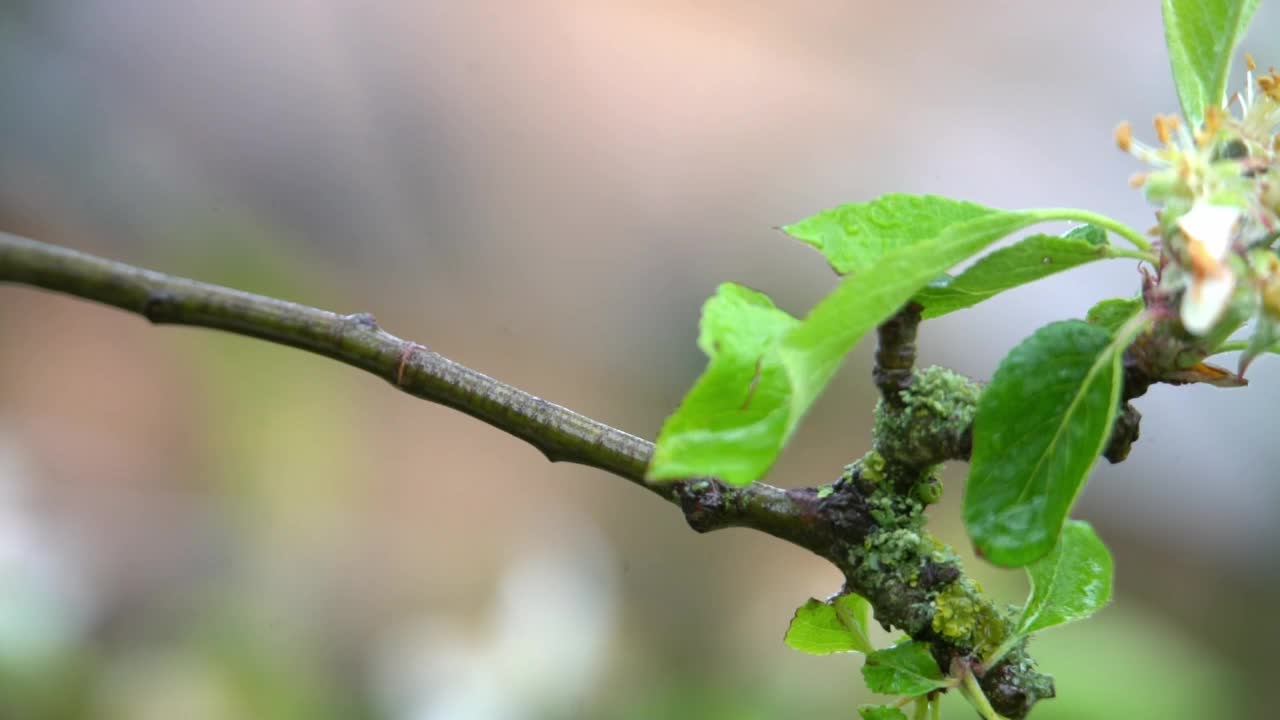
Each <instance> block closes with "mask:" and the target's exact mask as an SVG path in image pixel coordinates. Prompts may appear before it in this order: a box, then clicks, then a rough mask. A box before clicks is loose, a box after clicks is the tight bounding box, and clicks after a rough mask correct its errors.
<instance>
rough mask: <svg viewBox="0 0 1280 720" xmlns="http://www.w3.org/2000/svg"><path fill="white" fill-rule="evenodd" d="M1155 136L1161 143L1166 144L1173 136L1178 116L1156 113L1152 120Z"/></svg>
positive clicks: (1176, 127)
mask: <svg viewBox="0 0 1280 720" xmlns="http://www.w3.org/2000/svg"><path fill="white" fill-rule="evenodd" d="M1154 124H1155V126H1156V137H1157V138H1159V139H1160V144H1161V145H1168V144H1169V141H1170V140H1171V139H1172V138H1173V131H1174V130H1177V129H1178V118H1177V116H1175V115H1157V116H1156V117H1155V120H1154Z"/></svg>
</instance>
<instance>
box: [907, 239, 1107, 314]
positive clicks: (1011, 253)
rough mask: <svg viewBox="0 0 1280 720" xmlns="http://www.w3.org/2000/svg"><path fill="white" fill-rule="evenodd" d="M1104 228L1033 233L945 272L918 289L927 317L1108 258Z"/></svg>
mask: <svg viewBox="0 0 1280 720" xmlns="http://www.w3.org/2000/svg"><path fill="white" fill-rule="evenodd" d="M1110 251H1111V246H1110V245H1109V244H1108V243H1107V233H1106V231H1105V230H1103V229H1101V228H1099V227H1097V226H1094V225H1082V226H1080V227H1078V228H1075V229H1074V230H1072V231H1071V232H1069V233H1067V234H1066V235H1063V236H1057V235H1032V236H1030V237H1028V238H1025V239H1023V240H1021V241H1019V242H1017V243H1015V244H1013V245H1010V246H1009V247H1006V248H1001V249H999V250H996V251H995V252H993V253H991V254H990V255H987V256H986V257H984V258H981V259H980V260H978V261H977V262H976V263H974V264H973V265H972V266H970V267H969V269H967V270H965V271H964V272H963V273H961V274H960V275H959V276H957V277H947V276H944V278H943V280H942V281H940V282H934V283H931V284H930V285H929V286H928V287H926V288H924V289H923V290H921V291H920V292H918V293H916V297H915V300H916V302H918V303H920V304H921V305H923V306H924V317H925V318H926V319H928V318H935V317H941V316H942V315H946V314H947V313H950V312H954V311H956V310H962V309H964V308H967V307H971V306H973V305H977V304H978V303H980V302H982V301H983V300H986V299H987V298H990V297H992V296H993V295H996V294H998V293H1001V292H1004V291H1005V290H1009V289H1012V288H1015V287H1018V286H1019V285H1025V284H1027V283H1030V282H1034V281H1036V280H1039V279H1041V278H1044V277H1047V276H1049V275H1053V274H1054V273H1059V272H1062V271H1063V270H1070V269H1071V268H1073V267H1076V266H1077V265H1083V264H1085V263H1087V262H1092V261H1094V260H1101V259H1103V258H1106V257H1109V255H1110Z"/></svg>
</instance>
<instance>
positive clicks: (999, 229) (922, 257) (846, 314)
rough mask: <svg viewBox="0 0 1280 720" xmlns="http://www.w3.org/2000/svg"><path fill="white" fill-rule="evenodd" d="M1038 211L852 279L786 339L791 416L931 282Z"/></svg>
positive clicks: (948, 237)
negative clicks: (863, 342) (864, 339)
mask: <svg viewBox="0 0 1280 720" xmlns="http://www.w3.org/2000/svg"><path fill="white" fill-rule="evenodd" d="M1041 219H1044V218H1043V217H1042V216H1041V213H1040V212H1039V211H1022V212H992V213H989V214H987V215H983V216H982V217H979V218H977V219H976V220H970V221H968V222H963V223H959V224H957V225H951V226H949V227H948V228H947V229H946V230H944V231H943V232H942V234H940V235H938V236H937V237H935V238H933V239H932V240H926V241H923V242H919V243H916V244H914V245H911V246H909V247H906V248H903V249H901V250H898V251H897V252H894V253H890V254H888V255H885V256H884V257H882V258H881V259H880V260H878V261H877V262H876V263H875V264H874V265H872V266H871V267H870V268H869V269H868V270H867V271H866V272H861V273H858V274H856V275H852V276H850V277H847V278H845V279H844V281H842V282H841V283H840V286H839V287H837V288H836V289H835V291H833V292H832V293H831V294H830V295H828V296H827V297H826V298H825V299H823V300H822V301H821V302H819V303H818V304H817V305H816V306H815V307H814V308H813V310H811V311H810V312H809V315H808V316H807V317H805V319H804V320H803V321H802V322H801V323H800V324H799V325H798V326H797V327H795V328H794V329H792V330H791V331H790V332H788V333H787V334H786V336H784V337H783V339H782V345H781V347H780V348H779V354H780V355H781V357H782V363H783V366H784V367H785V368H786V371H787V375H788V377H789V378H790V381H791V390H792V394H791V404H792V408H791V414H792V416H793V417H797V418H798V417H800V416H802V415H803V414H804V412H805V411H806V410H808V408H809V406H810V405H812V404H813V401H814V400H816V399H817V397H818V396H819V395H820V394H821V393H822V390H823V389H824V388H825V387H826V385H827V382H828V381H830V379H831V376H832V375H834V374H835V371H836V370H837V369H838V368H839V367H840V362H841V361H842V360H843V359H844V356H845V354H847V353H848V352H849V350H851V349H852V348H853V346H854V345H856V344H857V342H858V341H859V340H861V339H862V337H863V336H864V335H866V334H867V332H868V331H870V330H871V329H872V328H874V327H876V326H877V325H879V324H880V323H882V322H884V321H885V320H886V319H888V318H889V316H891V315H893V314H894V313H895V312H897V311H898V309H899V308H901V307H902V306H903V305H904V304H906V302H907V301H908V300H910V299H911V298H912V296H914V295H915V294H916V293H917V292H918V291H919V290H920V289H921V288H922V287H924V286H925V285H926V284H927V283H928V282H929V281H930V280H933V279H934V278H936V277H938V275H940V274H942V273H943V272H945V271H946V270H947V269H948V268H950V267H952V266H953V265H956V264H957V263H959V262H961V261H962V260H964V259H965V258H968V257H971V256H972V255H974V254H976V253H978V252H981V251H982V250H984V249H985V248H986V247H987V246H988V245H990V244H991V243H993V242H995V241H996V240H999V239H1000V238H1002V237H1004V236H1006V235H1008V234H1010V233H1013V232H1017V231H1018V230H1021V229H1022V228H1025V227H1027V226H1028V225H1031V224H1034V223H1036V222H1038V221H1040V220H1041Z"/></svg>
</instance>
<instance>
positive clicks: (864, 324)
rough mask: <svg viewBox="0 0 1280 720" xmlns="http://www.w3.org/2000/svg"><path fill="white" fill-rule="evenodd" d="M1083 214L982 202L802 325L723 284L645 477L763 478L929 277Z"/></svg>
mask: <svg viewBox="0 0 1280 720" xmlns="http://www.w3.org/2000/svg"><path fill="white" fill-rule="evenodd" d="M938 202H945V201H941V199H939V200H938ZM951 202H954V201H951ZM926 207H928V206H926ZM975 207H977V206H975ZM926 217H930V216H929V215H928V213H926ZM1084 217H1097V216H1095V215H1093V214H1092V213H1087V212H1084V211H1080V210H1070V209H1051V210H1024V211H1001V210H990V209H986V208H981V212H980V213H978V216H977V217H975V218H974V219H971V220H966V221H964V222H952V223H950V224H946V225H945V227H943V228H942V229H941V230H940V231H939V232H938V234H937V235H936V236H934V237H932V238H930V239H926V240H920V241H918V242H913V243H911V244H908V245H905V246H902V247H900V248H898V249H896V250H893V251H891V252H888V253H887V254H883V255H881V256H879V258H878V259H877V260H875V262H873V263H872V264H871V265H869V266H868V267H867V268H866V270H865V271H863V272H859V273H857V274H856V275H852V276H850V277H847V278H845V279H844V280H843V281H842V282H841V283H840V285H839V286H838V287H837V288H836V289H835V290H834V291H833V292H832V293H831V294H829V295H828V296H827V297H826V298H825V299H824V300H822V301H821V302H819V303H818V304H817V305H816V306H815V307H814V308H813V309H812V310H811V311H810V312H809V315H808V316H807V317H806V318H805V319H804V320H803V321H802V322H800V323H798V324H797V323H796V322H795V320H793V319H792V318H791V317H789V316H788V315H786V314H785V313H783V312H782V311H780V310H778V309H777V308H775V307H774V306H773V303H771V302H770V301H769V299H768V298H767V297H765V296H764V295H761V294H760V293H757V292H755V291H752V290H747V289H745V288H741V287H739V286H736V285H725V286H723V287H722V288H721V290H720V292H719V293H718V294H717V295H716V296H715V297H714V298H712V299H711V300H710V301H708V303H707V306H706V308H704V311H703V332H702V335H701V339H700V343H701V345H702V348H703V350H704V351H705V352H706V353H707V355H708V356H710V362H709V364H708V367H707V370H706V371H705V372H704V373H703V375H702V376H701V377H700V378H699V379H698V381H697V383H696V384H695V385H694V387H693V389H692V390H690V392H689V394H688V395H687V396H686V397H685V399H684V402H683V403H682V404H681V406H680V408H679V409H678V410H677V411H676V413H675V414H674V415H672V416H671V417H670V418H669V419H668V420H667V422H666V424H665V425H664V426H663V428H662V432H661V433H660V434H659V437H658V444H657V448H656V449H655V451H654V457H653V460H652V462H651V464H650V467H649V472H648V476H649V478H650V479H651V480H662V479H679V478H689V477H698V476H705V475H714V476H716V477H719V478H720V479H722V480H724V481H725V482H728V483H731V484H735V485H743V484H746V483H749V482H751V481H753V480H756V479H758V478H760V477H761V476H763V475H764V474H765V472H766V471H767V470H768V469H769V467H770V466H771V465H772V464H773V462H774V460H775V459H776V458H777V455H778V453H779V452H780V451H781V449H782V447H783V446H784V445H785V444H786V442H787V440H789V439H790V437H791V435H792V433H793V432H794V431H795V428H796V426H797V425H798V424H799V422H800V420H801V419H802V418H803V417H804V414H805V413H806V412H807V411H808V409H809V407H810V406H812V404H813V402H814V401H815V400H816V399H817V398H818V396H819V395H820V394H821V393H822V391H823V389H824V388H825V387H826V384H827V382H828V381H830V379H831V377H832V375H834V374H835V371H836V370H837V369H838V368H839V366H840V363H841V361H842V360H843V359H844V356H845V354H847V353H848V352H849V350H850V349H852V348H853V346H854V345H855V344H857V342H858V341H859V340H860V339H861V338H862V337H863V336H864V335H866V334H867V332H868V331H870V330H871V329H872V328H874V327H876V326H877V325H878V324H880V323H882V322H884V321H885V320H886V319H888V318H889V317H890V316H891V315H892V314H893V313H895V312H896V311H897V310H898V309H899V308H901V307H902V306H903V305H905V304H906V303H907V302H908V301H909V300H911V298H912V297H913V296H914V295H915V294H916V293H917V292H918V291H919V290H920V289H921V288H923V287H924V286H925V285H926V284H928V282H929V281H931V280H933V279H935V278H937V277H938V276H939V275H941V274H942V273H943V272H945V271H946V270H947V269H949V268H951V267H952V266H954V265H956V264H958V263H960V262H961V261H963V260H965V259H967V258H969V257H971V256H973V255H975V254H977V253H979V252H981V251H982V250H984V249H986V248H987V246H989V245H990V244H991V243H993V242H995V241H996V240H999V239H1000V238H1002V237H1004V236H1006V235H1009V234H1010V233H1013V232H1017V231H1018V230H1021V229H1023V228H1025V227H1027V226H1029V225H1032V224H1035V223H1037V222H1043V221H1049V220H1072V219H1081V218H1084ZM904 222H905V219H904ZM928 222H932V221H928V220H926V224H928ZM935 224H936V225H937V226H942V223H940V222H939V223H935Z"/></svg>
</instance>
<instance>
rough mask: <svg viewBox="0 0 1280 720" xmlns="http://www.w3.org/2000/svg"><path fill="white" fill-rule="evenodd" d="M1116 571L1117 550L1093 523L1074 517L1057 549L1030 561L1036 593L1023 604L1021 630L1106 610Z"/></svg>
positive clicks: (1029, 571)
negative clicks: (1113, 554)
mask: <svg viewBox="0 0 1280 720" xmlns="http://www.w3.org/2000/svg"><path fill="white" fill-rule="evenodd" d="M1113 572H1114V570H1113V566H1112V562H1111V552H1110V551H1108V550H1107V546H1106V545H1104V544H1103V542H1102V540H1101V539H1100V538H1099V537H1098V535H1097V533H1095V532H1094V531H1093V527H1092V526H1091V525H1089V523H1087V522H1084V521H1081V520H1072V521H1070V522H1068V523H1067V524H1066V526H1065V527H1064V528H1062V536H1061V537H1059V538H1058V544H1057V545H1055V546H1054V548H1053V550H1052V551H1051V552H1050V553H1049V554H1048V555H1046V556H1044V557H1043V558H1041V559H1039V560H1037V561H1035V562H1033V563H1031V564H1030V565H1028V566H1027V575H1028V576H1030V578H1031V597H1029V598H1028V599H1027V604H1026V605H1025V606H1024V607H1023V608H1022V618H1021V619H1019V620H1018V633H1019V634H1020V635H1029V634H1031V633H1033V632H1039V631H1041V630H1044V629H1046V628H1051V627H1054V626H1055V625H1064V624H1066V623H1069V622H1074V621H1076V620H1083V619H1085V618H1087V617H1089V616H1090V615H1092V614H1094V613H1095V612H1097V611H1098V610H1101V609H1102V607H1103V606H1104V605H1106V604H1107V603H1108V602H1110V601H1111V578H1112V574H1113Z"/></svg>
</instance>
